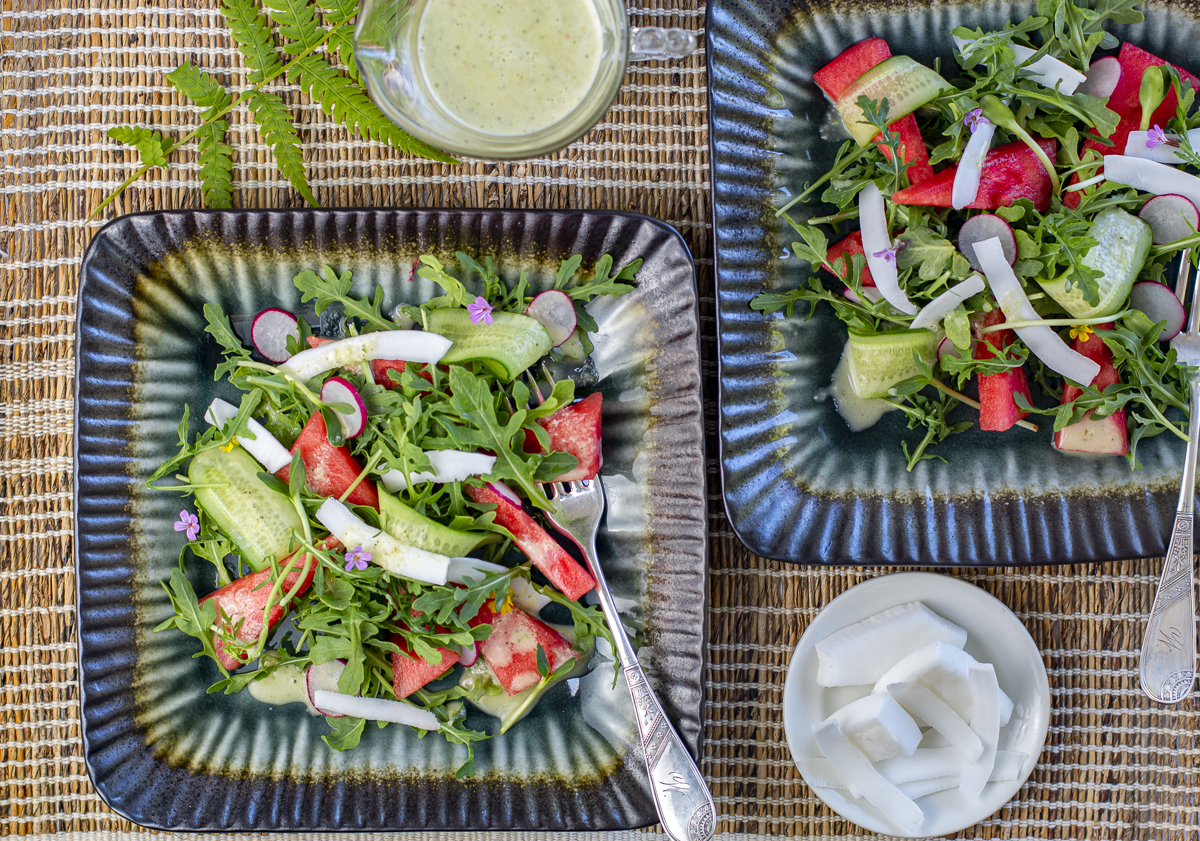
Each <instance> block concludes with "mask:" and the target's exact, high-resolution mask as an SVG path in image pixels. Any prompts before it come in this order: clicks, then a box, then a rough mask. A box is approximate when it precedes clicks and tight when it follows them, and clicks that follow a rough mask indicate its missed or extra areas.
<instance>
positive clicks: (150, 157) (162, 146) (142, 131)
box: [108, 126, 173, 169]
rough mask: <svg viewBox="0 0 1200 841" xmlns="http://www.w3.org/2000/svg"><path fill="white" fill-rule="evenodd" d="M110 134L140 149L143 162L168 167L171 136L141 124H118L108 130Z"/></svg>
mask: <svg viewBox="0 0 1200 841" xmlns="http://www.w3.org/2000/svg"><path fill="white" fill-rule="evenodd" d="M108 136H109V137H111V138H112V139H113V140H116V141H117V142H118V143H124V144H126V145H127V146H132V147H133V148H135V149H137V150H138V155H140V156H141V160H142V163H143V164H146V165H148V166H156V167H159V168H160V169H168V168H169V165H168V164H167V150H168V149H170V148H171V146H172V145H173V143H172V141H171V138H169V137H163V136H162V132H158V131H151V130H150V129H148V128H141V127H139V126H116V127H115V128H110V129H109V130H108Z"/></svg>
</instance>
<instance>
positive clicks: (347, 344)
mask: <svg viewBox="0 0 1200 841" xmlns="http://www.w3.org/2000/svg"><path fill="white" fill-rule="evenodd" d="M452 344H454V343H453V342H452V341H450V340H449V339H447V338H446V337H445V336H439V335H438V334H437V333H429V332H425V331H418V330H384V331H381V332H378V333H364V334H363V335H361V336H351V337H349V338H347V339H338V340H337V341H336V342H327V343H325V344H322V345H320V346H318V347H314V348H309V349H308V350H302V351H300V352H299V353H297V354H296V355H295V356H293V357H292V358H291V359H289V360H288V361H287V362H285V363H283V364H282V365H280V366H279V370H280V371H286V372H287V373H289V374H291V375H292V376H293V377H295V378H296V379H298V380H311V379H312V378H313V377H315V376H317V375H319V374H323V373H325V372H326V371H332V370H333V369H334V368H345V367H347V366H354V365H358V364H360V363H362V362H369V361H371V360H372V359H398V360H403V361H405V362H424V363H426V364H433V363H435V362H438V361H439V360H441V358H442V357H443V356H445V355H446V352H447V351H448V350H450V346H451V345H452Z"/></svg>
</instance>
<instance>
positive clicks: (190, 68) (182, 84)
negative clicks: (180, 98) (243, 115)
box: [167, 61, 232, 120]
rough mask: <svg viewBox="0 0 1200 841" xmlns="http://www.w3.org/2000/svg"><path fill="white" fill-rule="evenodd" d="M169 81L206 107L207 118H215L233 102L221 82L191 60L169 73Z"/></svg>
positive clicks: (195, 101) (176, 88)
mask: <svg viewBox="0 0 1200 841" xmlns="http://www.w3.org/2000/svg"><path fill="white" fill-rule="evenodd" d="M167 81H168V82H170V83H171V86H172V87H173V88H175V90H177V91H179V92H180V93H181V94H183V95H184V96H186V97H187V98H188V99H190V100H191V101H192V102H194V103H195V104H196V105H199V106H200V107H201V108H204V109H206V110H205V113H204V119H205V120H211V119H215V118H216V115H217V114H218V113H219V112H221V111H222V110H224V109H225V108H228V107H229V103H230V102H232V99H231V98H230V96H229V94H228V93H227V92H226V90H225V88H224V87H223V86H222V85H221V83H220V82H218V81H217V80H216V79H214V78H213V77H212V76H210V75H209V74H208V73H205V72H203V71H202V70H200V68H198V67H196V66H194V65H192V64H191V63H190V62H186V61H185V62H184V63H183V64H181V65H179V66H178V67H176V68H175V69H174V70H172V71H171V72H170V73H168V74H167Z"/></svg>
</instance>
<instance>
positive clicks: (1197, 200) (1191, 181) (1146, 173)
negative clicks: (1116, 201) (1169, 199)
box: [1104, 155, 1200, 207]
mask: <svg viewBox="0 0 1200 841" xmlns="http://www.w3.org/2000/svg"><path fill="white" fill-rule="evenodd" d="M1104 177H1105V178H1107V179H1108V180H1109V181H1115V182H1116V183H1118V184H1125V185H1127V186H1129V187H1134V188H1136V189H1138V190H1141V191H1142V192H1143V193H1153V194H1154V195H1156V196H1171V195H1175V196H1183V197H1184V198H1185V199H1187V200H1188V201H1190V202H1191V203H1192V204H1194V205H1196V206H1197V207H1200V178H1197V177H1196V176H1194V175H1189V174H1188V173H1186V172H1180V171H1179V170H1177V169H1175V167H1173V166H1167V165H1166V164H1160V163H1158V162H1157V161H1148V160H1146V159H1145V158H1135V157H1132V156H1130V155H1105V156H1104Z"/></svg>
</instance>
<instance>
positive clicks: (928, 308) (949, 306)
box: [909, 217, 987, 330]
mask: <svg viewBox="0 0 1200 841" xmlns="http://www.w3.org/2000/svg"><path fill="white" fill-rule="evenodd" d="M976 218H978V217H976ZM986 288H987V285H986V284H985V283H984V282H983V278H981V277H980V276H979V275H977V274H973V275H971V276H970V277H969V278H967V279H966V280H964V281H963V282H962V283H958V284H955V285H954V286H951V287H950V288H949V289H947V290H946V291H945V292H943V293H942V294H941V295H938V296H937V297H936V298H934V299H933V300H932V301H930V302H929V303H928V304H926V305H925V306H923V307H921V311H920V312H919V313H917V317H916V318H914V319H913V320H912V324H910V325H909V327H911V328H912V329H913V330H917V329H919V328H921V327H930V326H932V325H934V324H937V323H938V322H939V321H941V320H942V319H943V318H945V317H946V316H947V315H949V314H950V313H951V312H952V311H953V310H954V308H955V307H957V306H958V305H959V304H961V303H962V302H963V301H965V300H967V298H970V297H971V296H972V295H978V294H979V293H980V292H982V291H983V290H984V289H986Z"/></svg>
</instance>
